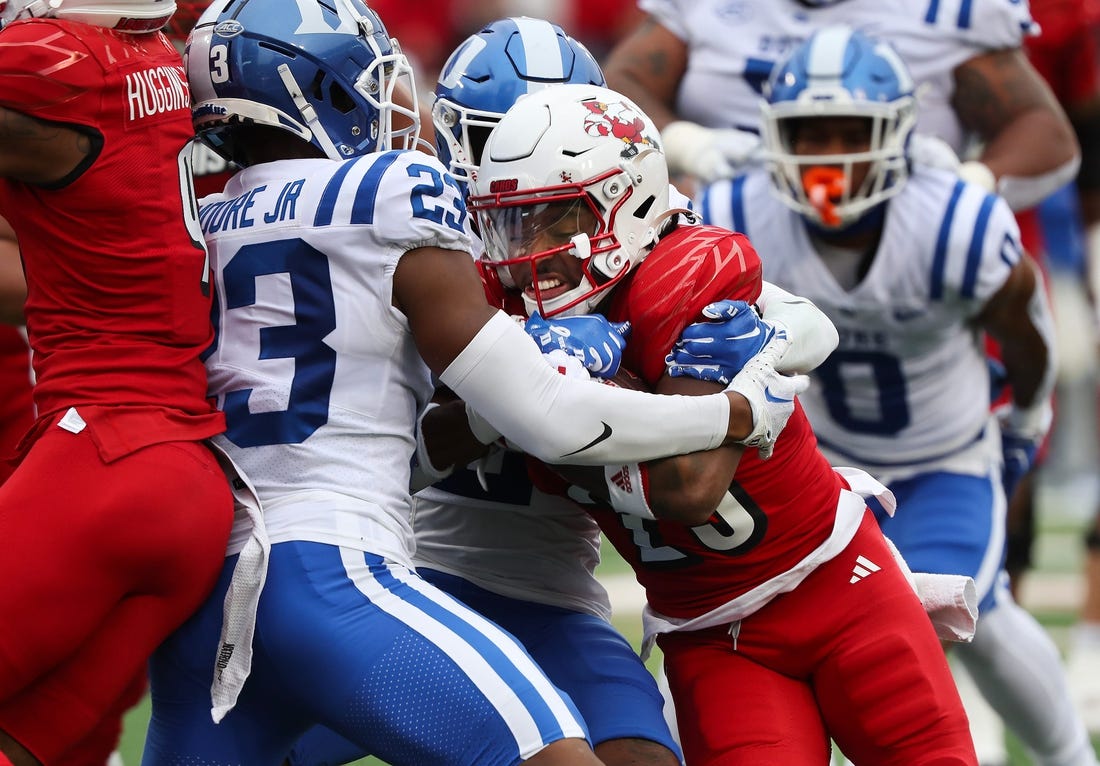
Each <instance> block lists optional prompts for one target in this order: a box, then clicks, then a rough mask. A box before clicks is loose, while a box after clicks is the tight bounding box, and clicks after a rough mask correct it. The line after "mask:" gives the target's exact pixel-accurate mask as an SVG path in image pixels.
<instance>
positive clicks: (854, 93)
mask: <svg viewBox="0 0 1100 766" xmlns="http://www.w3.org/2000/svg"><path fill="white" fill-rule="evenodd" d="M764 94H765V98H766V103H764V104H762V105H761V110H762V117H763V120H762V127H763V131H764V138H763V143H764V148H765V159H766V161H767V165H768V169H769V171H770V173H771V176H772V182H773V185H774V187H775V190H776V192H777V193H778V195H779V197H780V199H782V200H783V202H784V203H786V204H787V205H788V206H789V207H791V208H793V209H794V210H795V211H797V212H798V213H800V214H802V215H803V216H804V217H806V218H808V219H810V220H811V221H812V222H814V223H816V224H818V225H821V226H824V227H827V228H843V227H846V226H848V225H850V224H852V223H853V222H855V221H856V220H858V219H859V218H860V217H861V216H863V215H864V214H865V213H867V212H868V211H869V210H871V209H873V208H875V207H876V206H878V205H879V204H881V203H882V202H883V201H885V200H886V199H887V198H889V197H891V196H893V195H894V194H896V193H897V192H898V191H899V190H900V189H901V187H902V185H903V184H904V183H905V180H906V179H907V178H908V176H909V170H908V162H907V155H906V152H907V149H908V143H909V136H910V135H911V134H912V132H913V126H914V124H915V123H916V100H915V97H914V84H913V78H912V76H911V75H910V74H909V71H908V69H906V67H905V65H904V64H903V63H902V61H901V58H900V57H899V56H898V54H897V53H896V52H895V51H894V49H893V48H892V47H891V46H890V45H889V44H888V43H886V42H883V41H877V40H873V39H871V38H870V37H868V36H866V35H864V34H863V33H861V32H858V31H856V30H854V29H852V28H850V27H847V26H830V27H825V28H822V29H819V30H818V31H817V32H815V33H814V34H813V35H812V36H810V38H809V39H807V40H806V41H805V42H804V43H802V45H800V46H799V47H798V48H796V49H795V50H794V51H792V52H791V54H790V55H789V56H788V57H787V59H786V60H784V61H783V62H781V63H780V64H778V65H777V66H776V67H775V69H774V70H772V74H771V77H770V78H769V80H768V83H767V85H766V86H765V90H764ZM845 117H855V118H862V119H865V120H867V127H868V128H869V136H870V141H869V144H868V145H867V147H866V149H865V150H860V151H844V152H842V153H832V152H831V151H830V153H827V154H824V153H822V154H807V153H806V151H804V150H802V151H796V146H795V144H796V141H797V139H798V137H799V135H800V131H807V132H812V130H813V127H814V126H813V125H812V124H811V123H810V122H809V121H810V120H814V119H825V118H845ZM858 124H859V123H857V125H858ZM803 135H804V136H805V134H803ZM803 143H805V142H803ZM863 163H866V164H867V168H868V169H867V173H866V175H865V176H864V177H863V179H862V181H861V182H860V181H859V179H858V175H859V174H858V173H856V174H854V173H853V170H854V169H855V168H857V167H859V168H862V167H863ZM856 183H858V188H854V187H855V184H856Z"/></svg>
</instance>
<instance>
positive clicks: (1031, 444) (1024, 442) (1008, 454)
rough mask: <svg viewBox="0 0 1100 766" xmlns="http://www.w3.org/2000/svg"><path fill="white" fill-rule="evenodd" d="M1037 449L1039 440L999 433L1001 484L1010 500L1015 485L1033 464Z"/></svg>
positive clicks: (1007, 498)
mask: <svg viewBox="0 0 1100 766" xmlns="http://www.w3.org/2000/svg"><path fill="white" fill-rule="evenodd" d="M1038 451H1039V442H1037V441H1035V440H1034V439H1029V438H1028V437H1026V436H1019V435H1017V434H1011V433H1003V434H1001V454H1002V455H1003V457H1004V467H1003V468H1002V470H1001V484H1003V485H1004V488H1005V499H1006V500H1011V499H1012V493H1013V492H1014V491H1015V490H1016V485H1017V484H1019V483H1020V479H1022V478H1023V477H1024V476H1025V475H1026V474H1027V472H1028V471H1030V470H1031V467H1032V466H1033V465H1035V454H1036V453H1037V452H1038Z"/></svg>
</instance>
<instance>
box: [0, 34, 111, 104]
mask: <svg viewBox="0 0 1100 766" xmlns="http://www.w3.org/2000/svg"><path fill="white" fill-rule="evenodd" d="M102 79H103V70H102V68H101V67H100V65H99V63H98V61H96V59H95V57H94V56H92V55H91V54H90V53H89V51H88V49H87V47H86V46H85V45H84V44H83V43H82V42H81V41H80V40H79V39H77V37H76V36H75V35H74V34H72V33H71V32H69V31H68V30H66V29H65V28H64V27H63V26H60V25H58V24H57V23H56V22H52V21H49V20H28V21H19V22H15V23H12V24H9V25H8V26H6V27H4V29H3V31H0V106H4V107H7V108H8V109H13V110H15V111H17V112H21V113H23V114H29V115H32V116H35V117H40V118H42V119H50V120H58V121H70V122H71V121H75V120H72V119H71V117H70V114H71V113H72V110H70V109H66V108H65V105H66V104H68V103H69V102H71V101H74V100H75V99H77V98H79V97H80V96H81V95H82V94H83V93H84V92H85V91H87V90H89V89H91V88H93V87H98V83H100V82H101V81H102ZM91 83H94V84H96V85H90V84H91Z"/></svg>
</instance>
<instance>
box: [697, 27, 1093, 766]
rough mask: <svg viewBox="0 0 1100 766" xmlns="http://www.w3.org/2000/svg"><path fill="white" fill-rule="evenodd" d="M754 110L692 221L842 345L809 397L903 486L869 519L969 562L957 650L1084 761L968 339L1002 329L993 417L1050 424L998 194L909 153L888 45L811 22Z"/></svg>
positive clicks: (1021, 717) (1056, 748)
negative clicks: (721, 230)
mask: <svg viewBox="0 0 1100 766" xmlns="http://www.w3.org/2000/svg"><path fill="white" fill-rule="evenodd" d="M768 89H769V90H768V100H767V103H766V105H764V106H763V107H762V111H763V125H764V147H765V149H766V152H767V153H766V158H767V165H768V170H767V172H765V171H762V170H756V171H752V172H750V173H748V174H747V175H744V176H741V177H740V178H737V179H735V180H733V181H723V182H718V183H715V184H713V185H711V186H709V187H707V188H706V189H704V191H703V193H702V197H701V204H700V207H701V212H702V214H703V216H704V219H705V220H707V221H710V222H713V223H717V224H719V225H727V226H731V227H732V228H734V229H735V230H737V231H743V232H745V233H746V234H747V235H748V236H749V237H751V238H752V240H753V242H755V243H756V245H757V247H758V248H759V250H760V252H761V253H763V254H765V257H764V259H763V260H764V274H765V276H766V277H767V278H769V279H771V280H773V281H775V282H776V283H777V284H779V285H782V286H784V287H786V288H787V289H789V290H792V291H796V292H798V293H800V294H803V295H806V296H807V297H809V298H810V299H811V300H813V301H814V302H815V303H816V304H817V305H818V306H819V307H821V308H822V309H823V310H824V311H825V312H826V313H827V314H828V315H829V316H830V318H831V319H832V320H833V322H834V323H835V324H836V326H837V328H838V330H839V332H840V345H839V347H838V349H837V350H836V351H835V352H834V353H833V354H832V356H831V357H830V358H829V360H828V361H826V362H825V364H823V365H822V366H821V367H820V368H818V370H817V371H816V372H815V373H814V376H813V377H814V385H813V386H812V387H811V390H810V391H809V392H808V394H806V395H804V396H803V399H802V400H803V405H804V407H805V409H806V411H807V413H808V414H809V416H810V420H811V422H812V424H813V426H814V429H815V431H816V433H817V436H818V439H819V441H820V443H821V446H822V448H823V449H824V450H825V452H826V454H827V455H828V456H829V457H830V459H831V461H832V462H833V463H834V464H847V465H857V466H860V467H863V468H864V469H865V470H867V471H869V472H871V473H873V474H875V475H876V476H877V477H878V478H880V479H882V480H884V481H885V482H886V483H887V484H888V485H889V486H890V489H891V490H893V492H894V494H895V495H896V496H897V499H898V509H899V510H898V512H897V514H896V515H895V516H894V517H893V518H882V519H881V520H880V521H881V524H882V528H883V531H884V532H885V533H886V534H887V536H889V537H890V538H891V539H892V540H893V541H894V542H895V543H896V544H897V546H898V548H899V549H900V550H901V552H902V554H903V555H904V556H905V558H906V560H907V561H908V562H909V564H910V566H911V567H912V568H913V569H914V570H915V571H924V572H944V573H955V574H967V575H970V576H972V577H973V578H974V580H975V582H976V583H977V585H978V590H979V596H980V598H981V604H980V618H979V621H978V628H977V632H976V635H975V638H974V640H973V642H972V643H971V644H968V645H960V646H959V647H957V648H956V649H955V650H954V651H956V652H957V653H958V657H959V659H960V660H962V661H963V663H964V664H965V666H966V667H967V669H968V670H969V671H970V673H971V675H973V677H974V678H975V680H976V681H977V683H978V686H979V688H981V689H982V691H983V694H984V695H985V696H986V698H987V699H988V700H989V702H990V703H991V704H992V706H993V707H994V708H995V709H996V710H997V711H998V713H1000V715H1001V716H1002V717H1003V718H1004V720H1005V722H1006V723H1007V724H1008V726H1009V727H1010V728H1011V729H1012V730H1013V731H1014V732H1015V733H1016V734H1017V735H1018V736H1019V738H1020V740H1021V741H1023V742H1024V744H1025V745H1027V747H1028V748H1029V749H1030V750H1031V751H1032V752H1033V754H1034V755H1035V757H1036V759H1037V762H1038V763H1040V764H1048V765H1049V764H1093V763H1096V760H1095V755H1094V754H1093V751H1092V748H1091V745H1090V743H1089V740H1088V737H1087V735H1086V733H1085V730H1084V727H1083V725H1082V724H1081V721H1080V718H1079V717H1078V715H1077V713H1076V712H1075V711H1074V709H1073V706H1072V704H1071V703H1070V699H1069V696H1068V693H1067V690H1066V682H1065V676H1064V672H1063V670H1062V666H1061V662H1060V659H1059V656H1058V651H1057V649H1056V647H1055V646H1054V644H1053V643H1052V642H1051V640H1050V638H1049V637H1048V636H1047V635H1046V634H1045V633H1044V632H1043V630H1042V628H1041V627H1040V626H1039V625H1038V623H1037V622H1036V621H1035V619H1034V618H1033V617H1032V616H1031V615H1030V614H1028V613H1027V612H1026V611H1024V610H1023V609H1022V608H1021V607H1020V606H1018V605H1017V604H1016V603H1015V602H1014V601H1013V600H1012V598H1011V596H1010V594H1009V592H1008V590H1007V588H1006V587H1005V578H1004V575H1003V568H1002V567H1003V556H1004V512H1005V498H1004V493H1003V490H1002V486H1001V481H1000V470H1001V466H1000V462H1001V460H1000V455H1001V452H1000V429H999V426H998V423H997V421H996V420H995V419H994V418H993V417H992V416H991V414H990V410H989V404H990V403H989V389H990V385H989V374H988V369H987V364H986V360H985V352H984V346H983V343H982V334H983V332H988V333H989V334H990V335H992V336H993V337H995V338H996V339H997V340H998V341H999V342H1000V344H1001V347H1002V349H1003V351H1004V364H1005V367H1006V370H1007V374H1008V377H1009V380H1010V381H1011V383H1012V388H1013V395H1014V402H1013V406H1012V409H1011V412H1010V414H1009V415H1008V416H1007V418H1005V420H1004V422H1003V423H1002V424H1001V426H1002V427H1003V428H1005V429H1008V430H1010V431H1011V432H1013V433H1015V434H1018V435H1019V436H1021V437H1025V438H1027V439H1030V440H1032V441H1033V442H1037V441H1038V440H1039V439H1041V437H1042V435H1043V434H1044V433H1045V430H1046V429H1047V428H1048V427H1049V422H1050V404H1049V398H1050V394H1051V387H1052V385H1053V370H1054V365H1053V359H1052V345H1051V343H1052V336H1053V327H1052V321H1051V317H1050V311H1049V308H1048V306H1047V305H1046V300H1045V295H1044V291H1043V288H1042V285H1041V276H1040V275H1039V272H1038V269H1037V268H1036V267H1035V266H1034V264H1033V263H1032V261H1031V260H1030V258H1029V257H1028V256H1027V255H1026V254H1024V253H1023V252H1022V249H1021V247H1020V238H1019V231H1018V229H1017V226H1016V222H1015V219H1014V218H1013V216H1012V214H1011V211H1010V210H1009V208H1008V206H1007V205H1006V204H1005V202H1004V200H1002V199H1000V198H999V197H997V196H995V195H992V194H989V193H987V192H986V190H984V189H983V188H981V187H980V186H978V185H976V184H973V183H968V182H965V181H962V180H960V179H958V178H957V177H956V176H954V175H953V174H951V173H949V172H947V171H944V170H940V169H936V168H929V167H924V166H921V165H919V164H914V163H912V162H911V161H910V158H909V157H908V156H907V147H908V142H909V139H910V134H911V132H912V130H913V125H914V122H915V119H916V115H915V104H914V83H913V81H912V78H911V77H910V75H909V74H908V72H907V71H906V69H905V67H904V65H903V64H902V63H901V59H900V57H899V56H898V55H897V53H896V52H895V51H894V50H893V49H892V48H891V47H890V46H889V45H888V44H886V43H882V42H875V41H873V40H872V39H871V38H868V37H866V36H864V35H862V34H861V33H858V32H854V31H853V30H852V29H851V28H849V27H841V26H838V27H828V28H825V29H823V30H819V31H818V32H817V33H815V34H814V35H813V36H812V37H811V38H810V39H809V40H808V41H807V42H806V43H804V44H803V45H802V46H800V47H798V48H797V49H795V51H794V53H793V56H791V57H790V58H788V59H787V60H786V61H785V63H783V64H782V65H781V66H779V67H777V69H776V72H775V73H774V74H773V75H772V77H771V79H770V81H769V84H768Z"/></svg>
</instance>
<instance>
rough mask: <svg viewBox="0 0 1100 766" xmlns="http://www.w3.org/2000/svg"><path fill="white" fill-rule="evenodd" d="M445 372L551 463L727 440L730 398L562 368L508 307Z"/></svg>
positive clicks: (631, 458) (447, 380)
mask: <svg viewBox="0 0 1100 766" xmlns="http://www.w3.org/2000/svg"><path fill="white" fill-rule="evenodd" d="M440 380H442V382H443V383H444V384H445V385H447V386H449V387H450V388H451V389H452V390H453V391H454V392H455V393H456V394H458V395H459V396H461V397H462V398H463V399H464V400H465V401H466V402H467V404H469V405H470V406H471V407H473V408H474V409H475V410H476V411H477V412H478V413H479V414H481V415H482V417H484V418H485V420H487V421H488V422H489V423H490V424H491V425H492V426H493V427H494V428H496V429H497V430H498V431H500V432H501V433H502V434H504V436H505V437H507V438H508V440H509V441H510V442H513V443H514V444H516V446H518V447H520V448H522V449H523V450H524V451H525V452H527V453H529V454H531V455H534V456H535V457H538V458H539V459H541V460H544V461H546V462H548V463H566V462H568V463H572V464H575V465H607V464H610V463H632V462H640V461H644V460H655V459H657V458H661V457H667V456H669V455H679V454H683V453H687V452H696V451H699V450H708V449H713V448H715V447H718V446H720V445H721V444H722V443H723V441H724V440H725V437H726V431H727V429H728V424H729V413H730V411H729V399H728V398H727V397H726V395H725V394H711V395H708V396H661V395H657V394H647V393H643V392H640V391H630V390H627V389H622V388H614V387H612V386H603V385H598V384H593V383H592V382H590V381H586V380H577V379H573V378H567V377H565V376H564V375H559V374H558V373H557V372H556V371H554V370H553V369H551V368H550V367H549V365H547V364H546V362H545V361H544V360H543V358H542V354H541V353H539V350H538V348H537V347H536V346H535V344H534V343H532V342H531V339H530V338H528V337H527V335H526V333H524V332H523V330H522V329H521V328H520V327H519V326H517V325H516V323H515V322H513V321H512V320H511V319H509V318H508V317H507V315H505V314H504V313H503V312H498V313H497V314H496V315H495V316H494V317H493V318H492V319H490V320H489V321H488V322H486V324H485V326H484V327H482V328H481V330H480V331H479V332H478V334H477V335H476V336H474V338H473V340H471V341H470V343H469V345H467V346H466V348H464V349H463V350H462V351H461V352H460V353H459V355H458V356H457V357H456V358H455V359H454V361H453V362H451V364H450V365H449V366H448V367H447V369H446V370H444V371H443V374H442V375H441V376H440Z"/></svg>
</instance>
